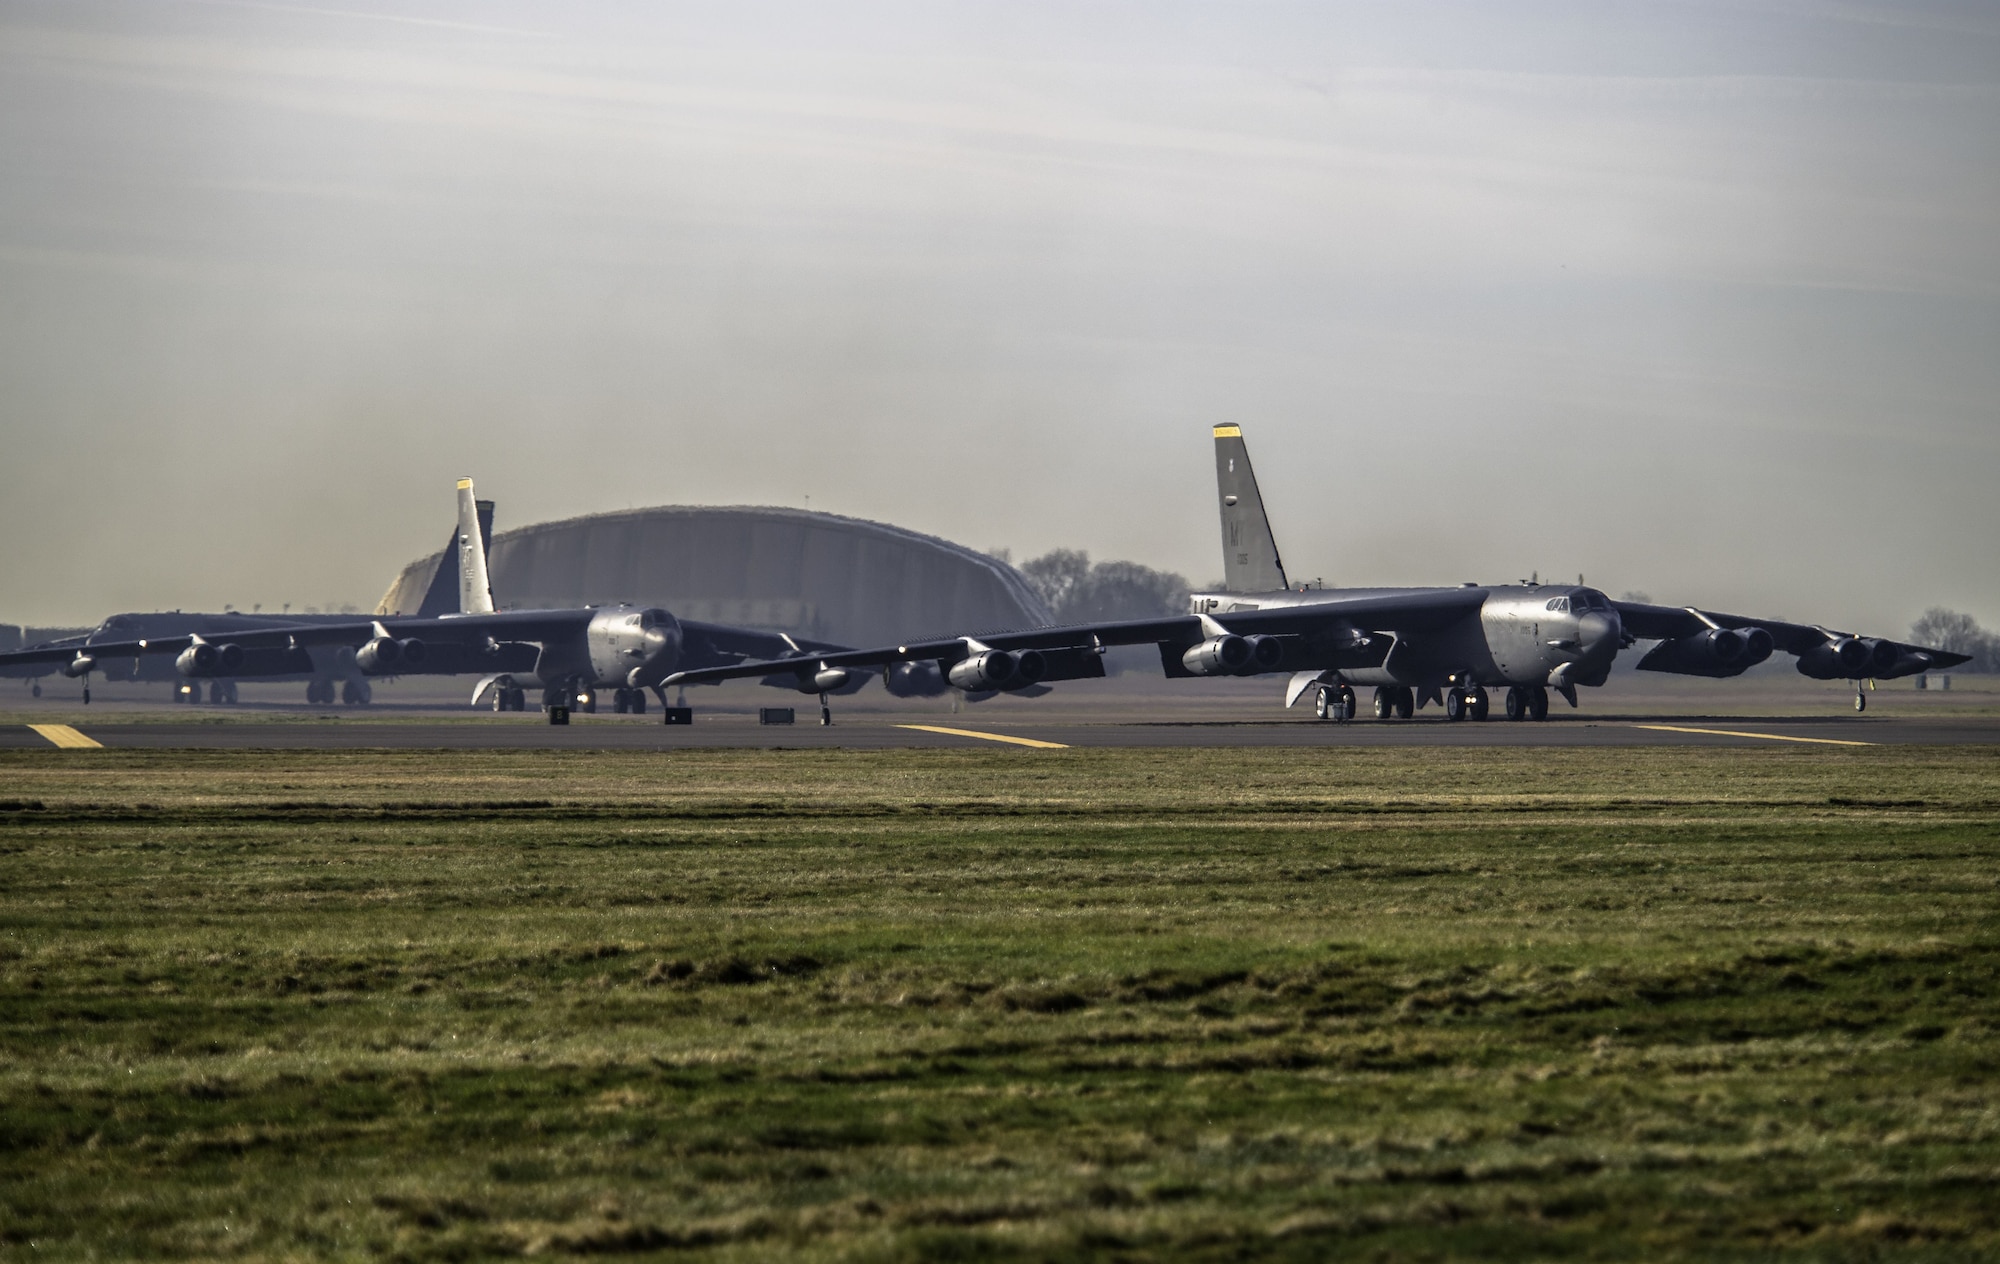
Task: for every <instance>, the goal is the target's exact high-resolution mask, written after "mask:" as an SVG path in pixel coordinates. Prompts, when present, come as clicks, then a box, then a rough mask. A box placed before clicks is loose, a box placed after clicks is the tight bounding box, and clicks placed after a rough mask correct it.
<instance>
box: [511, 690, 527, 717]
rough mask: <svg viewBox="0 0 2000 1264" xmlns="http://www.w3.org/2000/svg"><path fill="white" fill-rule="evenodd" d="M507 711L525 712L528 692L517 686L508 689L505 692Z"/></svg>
mask: <svg viewBox="0 0 2000 1264" xmlns="http://www.w3.org/2000/svg"><path fill="white" fill-rule="evenodd" d="M507 709H508V710H509V711H526V710H527V709H528V691H527V690H525V689H522V688H520V687H519V686H516V687H514V688H512V689H509V690H508V691H507Z"/></svg>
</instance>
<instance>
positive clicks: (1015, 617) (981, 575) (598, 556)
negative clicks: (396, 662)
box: [376, 505, 1054, 645]
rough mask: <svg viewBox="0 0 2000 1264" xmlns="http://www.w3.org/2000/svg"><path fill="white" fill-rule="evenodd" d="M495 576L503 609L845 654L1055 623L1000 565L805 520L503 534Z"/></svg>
mask: <svg viewBox="0 0 2000 1264" xmlns="http://www.w3.org/2000/svg"><path fill="white" fill-rule="evenodd" d="M443 558H444V554H443V553H441V552H440V553H433V554H432V555H430V556H429V557H426V558H422V559H420V560H418V561H415V562H412V563H410V564H409V565H408V566H406V567H404V568H403V573H402V574H401V575H399V576H397V578H396V582H395V583H394V584H392V585H390V588H389V591H388V593H387V594H386V595H384V596H383V598H382V602H381V604H380V605H379V606H377V607H376V613H377V614H395V613H408V612H414V611H415V610H416V609H417V607H418V606H420V605H421V604H422V603H423V599H424V592H425V590H426V589H428V588H429V587H430V582H431V577H432V575H434V574H435V573H436V571H437V568H438V565H439V563H440V562H441V561H442V560H443ZM489 570H490V573H491V575H492V580H493V600H494V604H496V605H498V606H500V607H501V608H503V609H505V608H509V607H511V608H515V609H531V608H547V607H567V606H583V605H609V604H612V603H615V602H620V601H629V602H633V603H635V604H641V605H660V606H665V607H666V608H667V609H669V610H671V611H673V612H674V613H675V614H677V615H680V616H681V617H683V618H687V619H701V620H707V621H709V622H712V623H734V624H741V625H744V626H748V627H758V628H774V629H778V630H781V631H785V632H795V633H800V634H803V635H807V636H812V637H817V638H820V639H822V640H827V641H833V642H836V643H839V644H845V645H880V644H883V643H885V642H893V641H898V640H906V639H910V638H914V637H923V636H931V635H938V634H948V633H951V632H963V631H966V630H969V629H978V630H993V631H998V630H1000V629H1004V628H1022V627H1036V626H1040V625H1043V624H1047V623H1051V622H1053V621H1054V619H1053V616H1052V615H1051V614H1050V613H1049V609H1048V607H1047V606H1046V605H1044V604H1043V603H1042V601H1041V599H1040V598H1038V597H1036V596H1035V594H1034V592H1033V591H1032V590H1031V589H1030V588H1029V587H1028V585H1027V582H1026V581H1025V580H1023V579H1022V578H1021V574H1020V572H1019V571H1016V570H1015V569H1014V568H1013V567H1011V566H1009V565H1007V564H1006V563H1005V562H1002V561H1000V560H999V559H997V558H992V557H988V556H986V555H985V554H984V553H976V552H974V551H973V550H971V549H968V548H965V547H964V546H962V545H957V544H953V543H951V542H950V541H949V540H940V539H938V538H937V537H936V536H928V535H920V534H918V533H917V532H915V531H905V530H903V529H902V528H901V527H892V526H888V525H886V524H884V523H880V522H866V521H863V520H862V519H859V518H843V517H841V516H839V515H837V514H826V513H812V512H809V511H804V510H798V509H772V508H758V507H754V506H731V507H724V508H709V507H705V506H692V505H667V506H662V507H661V508H658V509H636V510H630V511H627V512H624V513H608V514H593V515H591V516H589V517H585V518H569V519H566V520H564V521H561V522H544V523H538V524H536V525H534V526H531V527H521V528H519V529H517V530H513V531H501V532H497V533H495V535H494V536H493V542H492V546H491V556H490V559H489Z"/></svg>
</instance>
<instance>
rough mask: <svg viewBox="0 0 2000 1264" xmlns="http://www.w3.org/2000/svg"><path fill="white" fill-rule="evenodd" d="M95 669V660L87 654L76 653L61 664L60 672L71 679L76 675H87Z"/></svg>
mask: <svg viewBox="0 0 2000 1264" xmlns="http://www.w3.org/2000/svg"><path fill="white" fill-rule="evenodd" d="M96 670H97V660H96V659H94V658H92V657H91V656H90V655H88V654H78V655H77V656H76V657H75V658H72V659H71V660H69V661H68V662H67V663H64V664H63V665H62V674H63V675H65V676H68V677H71V678H72V679H74V678H75V677H78V676H88V675H89V674H90V673H91V672H93V671H96Z"/></svg>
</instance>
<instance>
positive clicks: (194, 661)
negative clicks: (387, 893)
mask: <svg viewBox="0 0 2000 1264" xmlns="http://www.w3.org/2000/svg"><path fill="white" fill-rule="evenodd" d="M456 546H457V571H458V575H457V579H458V609H457V611H455V612H452V613H446V614H439V615H430V616H427V615H418V616H414V617H401V616H382V617H376V618H368V619H354V618H346V619H343V620H340V621H337V622H316V623H300V622H290V623H287V622H281V621H278V620H270V621H268V622H266V623H265V624H263V625H262V626H256V627H242V626H240V625H239V626H232V627H229V628H228V629H227V630H225V631H220V632H214V631H208V632H204V631H186V632H177V633H176V634H174V635H170V636H142V637H135V638H131V639H127V640H108V641H107V640H92V641H90V642H89V643H88V644H67V643H56V644H51V645H47V646H40V647H36V648H32V649H25V650H17V651H14V652H13V653H9V654H0V670H4V669H5V668H7V667H10V666H18V665H26V664H33V663H45V662H59V663H61V665H62V666H61V670H62V672H63V673H64V674H65V675H68V676H72V677H83V678H84V680H85V681H86V685H87V682H88V680H89V674H90V673H91V672H92V671H95V670H97V668H98V664H100V663H102V662H105V661H108V660H122V659H133V658H139V657H141V656H151V655H162V654H170V655H173V656H174V659H173V661H174V666H175V670H176V671H178V672H179V674H180V675H182V676H185V677H188V678H191V679H204V678H231V679H233V678H238V677H242V676H246V675H284V674H293V673H311V672H312V671H313V670H314V667H313V654H314V652H315V651H317V650H323V649H324V648H326V647H336V648H338V649H340V650H342V651H346V652H351V655H352V657H351V660H350V661H351V662H352V664H353V665H354V667H355V668H356V669H358V670H359V671H360V672H362V673H363V674H365V675H367V676H394V675H403V674H426V675H435V674H440V673H462V674H471V673H474V672H478V673H482V674H483V678H482V679H481V680H480V682H479V685H478V687H477V688H476V689H475V690H474V692H473V701H474V702H475V704H476V703H477V702H478V701H479V699H480V698H481V697H490V698H491V699H492V705H493V709H494V710H495V711H521V710H525V709H526V692H527V690H528V689H530V688H536V687H539V688H540V689H541V690H542V706H543V709H544V710H546V711H547V712H548V716H549V721H550V723H552V724H567V723H568V722H569V714H570V711H571V709H572V708H577V709H582V710H587V711H588V710H595V709H596V691H597V690H598V689H603V688H609V689H611V690H613V696H614V700H615V705H616V709H617V710H618V711H620V712H627V711H630V712H644V711H645V709H646V692H647V691H648V690H651V691H652V692H653V693H654V694H655V695H656V696H658V698H659V700H660V705H661V707H662V708H663V709H664V711H665V719H666V720H667V722H668V723H675V722H685V721H686V719H687V708H685V707H668V706H667V696H666V690H665V687H664V686H663V684H662V683H661V682H662V681H663V680H664V679H665V677H667V676H668V675H670V674H671V673H673V672H674V671H676V670H677V669H680V668H685V667H696V668H702V667H714V666H721V665H727V664H731V663H737V662H741V661H743V660H744V659H746V658H753V659H759V660H766V659H776V660H783V659H785V657H786V656H787V655H796V654H815V655H818V654H826V653H837V652H841V651H842V648H843V647H841V646H837V645H830V644H827V643H825V642H820V641H807V640H803V639H795V638H793V637H790V636H787V635H785V634H783V633H778V632H766V631H762V630H759V629H755V628H741V627H732V626H730V625H727V624H720V623H701V622H697V621H695V620H692V619H677V618H675V617H674V615H673V614H672V612H670V611H667V610H664V609H661V608H659V607H656V606H654V607H646V608H643V609H642V608H638V607H634V606H628V605H620V606H584V607H579V608H576V609H568V610H495V609H494V606H493V590H492V584H491V582H490V581H489V579H488V576H487V568H486V541H485V533H484V531H483V530H482V528H481V523H480V520H479V512H478V506H477V502H476V501H475V500H474V498H473V489H472V480H471V479H460V480H459V483H458V530H457V533H456ZM437 582H438V581H436V580H434V581H433V589H434V590H435V589H436V587H437ZM342 657H343V658H346V657H347V655H346V653H343V654H342ZM783 666H784V669H785V670H784V671H783V673H782V674H781V675H780V677H779V678H778V680H777V682H776V683H779V684H781V685H782V686H784V687H786V688H792V687H798V686H797V685H796V673H795V672H793V671H791V670H790V669H791V666H792V665H791V664H790V663H789V662H785V663H784V664H783ZM864 679H865V677H861V676H857V677H856V678H855V679H853V680H852V681H851V682H850V681H848V680H846V679H844V678H843V680H841V681H840V682H838V683H837V684H831V685H830V684H825V683H815V684H813V685H812V687H811V689H810V690H809V691H810V692H821V691H823V690H826V689H829V688H830V689H833V690H835V691H836V692H838V691H845V690H848V689H855V688H859V687H860V686H861V684H862V683H863V681H864Z"/></svg>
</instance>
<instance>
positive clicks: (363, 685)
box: [329, 680, 375, 707]
mask: <svg viewBox="0 0 2000 1264" xmlns="http://www.w3.org/2000/svg"><path fill="white" fill-rule="evenodd" d="M329 687H331V686H329ZM374 696H375V691H374V690H373V689H370V688H369V687H368V684H367V682H366V681H361V680H343V681H341V682H340V700H341V702H343V703H345V704H346V705H348V706H350V707H365V706H367V705H368V701H369V699H371V698H373V697H374ZM329 701H330V699H329Z"/></svg>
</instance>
